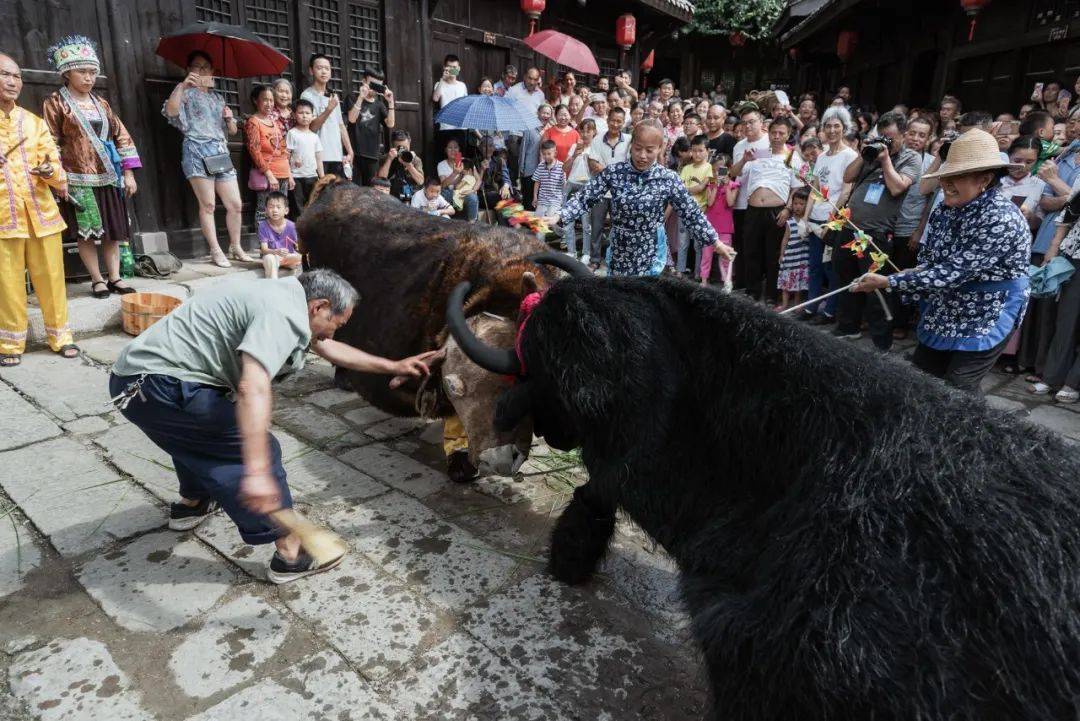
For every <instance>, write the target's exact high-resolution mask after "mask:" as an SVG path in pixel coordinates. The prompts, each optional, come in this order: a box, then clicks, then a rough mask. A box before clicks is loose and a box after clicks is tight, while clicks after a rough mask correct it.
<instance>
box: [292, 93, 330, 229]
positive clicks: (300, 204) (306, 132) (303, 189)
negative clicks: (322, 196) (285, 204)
mask: <svg viewBox="0 0 1080 721" xmlns="http://www.w3.org/2000/svg"><path fill="white" fill-rule="evenodd" d="M293 115H294V117H295V118H296V125H295V126H294V127H292V128H290V129H289V132H288V134H286V136H285V148H286V149H287V150H288V151H289V166H290V167H291V169H292V175H293V178H294V179H295V180H296V188H295V189H294V190H293V197H294V198H295V199H296V215H295V216H293V217H297V218H298V217H300V213H302V212H303V211H304V206H305V205H307V199H308V196H309V195H311V189H312V188H314V187H315V182H316V181H317V180H318V179H319V178H321V177H322V176H323V172H324V171H323V159H322V153H323V146H322V140H321V139H320V138H319V135H318V134H317V133H315V132H313V131H312V130H311V121H312V120H314V119H315V106H313V105H312V104H311V102H310V101H308V100H303V99H300V100H297V101H296V110H294V111H293Z"/></svg>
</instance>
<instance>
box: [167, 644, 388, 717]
mask: <svg viewBox="0 0 1080 721" xmlns="http://www.w3.org/2000/svg"><path fill="white" fill-rule="evenodd" d="M238 719H258V721H299V720H300V719H303V720H304V721H346V720H348V721H404V719H405V717H402V716H399V715H397V714H396V712H395V711H394V710H393V709H392V708H391V707H390V706H389V705H388V704H386V703H385V702H384V700H383V699H381V698H380V697H379V696H378V694H376V692H375V691H374V690H373V689H372V688H371V686H370V685H368V684H367V683H366V682H365V681H364V680H363V679H362V678H360V676H358V675H357V674H356V673H355V672H354V671H352V670H351V669H349V667H348V666H347V665H346V664H345V662H344V661H342V660H341V658H340V657H338V656H336V655H335V654H333V653H332V652H329V651H324V652H322V653H319V654H316V655H314V656H312V657H310V658H308V659H306V660H304V661H301V662H300V663H297V664H296V665H295V666H293V667H292V668H290V669H289V670H288V671H286V672H284V673H282V674H280V675H279V676H276V677H274V678H272V679H263V680H262V681H259V682H258V683H256V684H253V685H251V686H248V687H247V688H245V689H243V690H241V691H239V692H237V693H236V694H234V695H232V696H230V697H229V698H227V699H225V700H224V701H222V702H221V703H218V704H216V705H215V706H212V707H211V708H209V709H207V710H206V711H204V712H202V713H200V714H198V715H196V716H192V717H190V718H189V719H188V721H237V720H238Z"/></svg>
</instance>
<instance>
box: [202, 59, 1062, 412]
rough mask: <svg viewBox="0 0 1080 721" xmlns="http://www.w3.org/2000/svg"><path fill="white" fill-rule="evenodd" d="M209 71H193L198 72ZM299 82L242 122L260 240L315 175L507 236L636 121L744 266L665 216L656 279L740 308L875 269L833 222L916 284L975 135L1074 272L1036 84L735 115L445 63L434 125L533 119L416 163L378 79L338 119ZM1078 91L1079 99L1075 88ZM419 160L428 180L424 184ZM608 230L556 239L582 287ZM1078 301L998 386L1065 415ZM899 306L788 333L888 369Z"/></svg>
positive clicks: (817, 100)
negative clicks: (812, 333) (491, 103)
mask: <svg viewBox="0 0 1080 721" xmlns="http://www.w3.org/2000/svg"><path fill="white" fill-rule="evenodd" d="M203 60H204V59H203V58H199V57H195V58H194V59H193V62H194V63H195V69H196V71H197V70H198V66H200V65H205V62H203ZM309 70H310V75H311V86H310V87H308V88H306V89H305V90H304V91H303V92H302V93H300V95H299V100H297V101H296V102H293V100H292V98H293V88H292V86H291V85H290V84H289V83H288V82H287V81H278V82H277V83H275V84H273V85H272V86H258V87H256V88H255V89H254V91H253V92H252V96H251V101H252V107H253V109H254V112H253V114H252V115H251V116H250V117H249V118H248V119H247V121H246V123H245V124H244V128H245V138H246V143H247V147H248V150H249V153H250V156H251V161H252V171H251V174H250V175H249V177H248V178H247V182H248V187H249V188H250V189H251V190H252V191H253V192H254V193H255V199H256V220H257V222H264V221H265V216H266V212H265V207H266V202H267V200H268V199H269V198H271V197H278V196H284V197H285V198H287V199H288V204H289V207H290V208H291V211H290V213H291V214H292V215H293V217H295V216H296V215H297V214H298V213H299V211H300V209H301V208H302V207H303V205H304V202H305V199H306V196H307V194H308V193H310V189H311V186H312V185H313V183H314V182H315V181H316V180H317V178H318V177H320V176H322V175H323V174H325V173H334V174H336V175H339V176H344V177H348V178H351V179H352V180H353V181H354V182H356V183H359V184H363V185H371V186H373V187H376V188H377V189H378V190H380V191H382V192H386V193H388V194H389V195H391V196H392V197H394V198H397V199H398V200H400V201H401V202H403V203H406V204H409V205H411V206H412V207H414V208H416V209H418V210H420V211H422V212H427V213H431V214H433V215H438V216H442V217H445V218H447V219H453V220H454V221H455V222H490V223H495V222H500V217H499V214H497V213H495V212H494V208H495V206H496V205H497V204H498V203H499V202H500V201H502V200H508V199H514V200H517V201H518V202H520V203H522V204H523V205H524V206H525V207H526V208H527V209H529V210H534V211H536V212H537V213H538V214H539V215H541V216H545V217H551V216H554V215H557V214H558V213H559V211H560V209H561V208H562V207H563V205H564V204H565V203H566V202H567V201H568V200H569V199H570V198H572V197H574V196H575V195H576V194H578V193H581V192H582V190H583V189H584V188H585V186H586V185H587V183H588V182H589V180H590V179H591V178H592V177H594V176H596V175H597V174H599V173H600V172H602V171H603V170H604V169H605V168H606V167H608V166H609V165H612V164H614V163H618V162H620V161H622V160H625V159H627V153H628V149H629V146H630V134H631V133H632V132H633V129H634V127H636V126H637V124H638V123H641V122H642V121H644V120H649V121H655V122H656V123H658V124H659V125H660V127H662V128H663V134H664V143H665V145H664V151H663V153H662V156H661V158H662V161H663V163H664V164H666V165H667V167H668V168H670V169H671V170H673V171H675V172H676V173H678V174H679V176H680V178H681V179H682V181H683V183H684V185H685V186H686V188H687V190H688V191H689V193H690V194H691V196H692V197H693V198H694V200H695V201H696V202H697V203H698V204H699V206H700V207H701V209H702V211H704V212H705V213H706V215H707V216H708V217H709V219H710V222H711V223H712V224H713V227H714V229H715V230H716V232H717V234H718V235H719V237H720V239H721V242H723V243H725V244H727V245H731V246H733V247H734V249H735V251H736V252H737V253H738V256H739V259H738V262H736V263H735V264H734V270H733V272H732V267H731V265H730V264H728V263H727V262H726V261H725V260H724V259H722V258H720V257H714V254H713V252H712V250H713V248H712V247H711V246H709V247H704V248H697V247H693V244H691V243H690V242H689V235H688V233H687V230H686V228H684V227H682V226H681V221H680V220H679V218H678V215H677V214H676V213H671V212H670V208H669V212H668V214H667V215H666V216H665V222H664V226H663V233H662V235H663V236H664V242H665V243H666V248H667V250H666V252H667V254H668V255H667V260H666V265H667V267H668V272H671V273H674V274H678V275H682V276H686V277H693V278H695V279H697V280H698V281H699V282H702V283H705V284H708V283H717V284H723V285H724V286H726V287H729V288H733V289H736V290H742V291H743V292H745V293H747V294H748V295H749V296H750V297H752V298H755V299H758V300H760V301H762V302H765V303H768V304H770V305H772V306H775V307H776V308H777V309H778V310H784V309H787V308H791V307H793V306H795V305H797V304H800V303H802V302H803V301H805V300H807V299H809V300H811V301H813V299H816V298H818V297H819V296H821V295H823V294H824V293H826V292H827V291H829V290H833V289H836V288H840V287H843V286H845V285H847V284H849V283H851V282H852V281H854V280H855V279H856V278H858V277H860V276H862V275H863V274H865V273H866V272H867V271H868V270H869V266H870V264H871V263H872V262H873V261H872V260H871V259H870V256H869V254H866V253H859V254H856V253H854V252H852V251H851V250H850V249H848V248H847V247H846V246H847V245H849V244H850V243H851V241H852V239H853V237H855V233H856V231H855V230H854V228H853V227H852V226H850V225H849V226H847V227H845V228H843V229H841V230H834V231H829V230H828V229H826V227H825V225H826V224H827V223H828V221H829V220H830V218H831V217H832V214H833V212H834V211H835V210H836V208H847V209H848V210H849V211H850V213H851V219H852V224H853V226H855V227H857V228H858V229H859V230H861V231H862V232H863V233H865V234H866V235H867V236H869V239H870V240H871V241H872V243H873V247H874V249H875V251H880V252H883V253H885V254H887V255H888V256H889V259H890V261H889V263H888V264H887V267H886V268H884V269H883V270H882V271H881V272H882V273H885V274H887V273H889V272H890V271H892V270H897V269H900V270H902V269H908V268H913V267H915V266H916V265H917V263H918V254H919V249H920V247H921V245H922V244H923V243H925V241H926V236H927V233H928V221H929V219H930V216H931V213H932V212H933V211H934V210H935V209H936V208H937V207H938V206H939V205H941V204H942V203H943V199H944V191H943V189H942V188H941V187H940V184H939V183H938V182H937V181H936V180H935V179H929V178H927V179H923V175H925V174H934V173H935V171H937V170H938V168H939V166H940V165H941V164H942V161H943V159H944V157H945V154H946V153H947V151H948V148H949V147H950V145H951V143H952V142H954V141H955V140H957V138H959V137H961V135H962V134H964V133H966V132H969V131H970V130H973V129H980V130H983V131H986V132H988V133H990V134H991V135H992V136H993V138H994V140H995V141H996V143H997V146H998V148H999V150H1000V153H1001V156H1002V158H1003V160H1007V161H1008V162H1009V163H1010V164H1012V165H1011V169H1010V170H1009V171H1008V172H1007V173H1005V172H1001V173H999V175H1001V176H1002V177H1001V178H1000V181H999V184H998V185H997V186H996V187H998V188H999V189H1000V191H1001V192H1003V193H1004V194H1005V195H1006V196H1007V197H1008V198H1009V199H1010V200H1011V201H1012V202H1013V203H1015V204H1016V206H1017V207H1018V208H1019V209H1020V211H1021V213H1022V214H1023V216H1024V219H1025V220H1026V222H1027V224H1028V227H1029V228H1030V232H1031V235H1032V253H1031V258H1030V261H1031V263H1032V264H1033V265H1034V266H1041V265H1044V264H1047V263H1049V262H1050V261H1051V260H1052V259H1053V258H1054V257H1056V256H1060V257H1065V258H1066V259H1067V260H1068V262H1069V263H1071V264H1073V265H1075V264H1076V263H1078V262H1080V260H1078V259H1077V257H1076V255H1075V253H1076V251H1075V247H1076V242H1075V241H1072V242H1068V241H1069V239H1071V237H1072V236H1071V235H1070V234H1069V233H1070V231H1069V228H1070V227H1071V225H1070V223H1071V220H1072V219H1073V218H1074V217H1075V216H1076V215H1077V214H1080V213H1076V214H1072V215H1070V214H1068V213H1062V211H1063V209H1066V207H1067V205H1068V203H1069V201H1070V199H1071V198H1072V197H1073V196H1074V195H1076V188H1077V184H1078V183H1080V163H1078V161H1077V152H1078V150H1080V110H1078V106H1077V105H1075V104H1073V103H1072V99H1073V95H1072V93H1070V92H1069V91H1068V90H1066V89H1064V87H1063V85H1062V84H1061V83H1058V82H1048V83H1044V84H1040V85H1039V86H1037V87H1036V88H1035V89H1034V92H1033V93H1032V96H1031V101H1030V102H1028V103H1024V104H1023V105H1022V106H1020V107H1019V108H1018V109H1017V111H1016V113H1015V114H1012V113H1010V112H1005V113H1000V114H997V115H993V114H991V113H989V112H985V111H983V110H981V109H965V108H963V107H962V104H961V102H960V100H959V99H958V98H956V97H954V96H952V95H946V96H944V97H943V98H941V100H940V102H939V103H938V104H937V107H936V108H934V109H931V108H911V107H907V106H906V105H903V104H898V105H896V106H895V107H894V108H892V109H890V110H889V111H887V112H883V113H878V112H876V111H874V110H873V109H869V108H866V107H862V106H860V105H859V103H858V102H857V101H856V100H855V99H854V98H853V97H852V94H851V91H850V89H849V88H848V87H841V88H839V89H838V90H837V92H836V93H835V94H834V95H832V96H831V97H819V96H816V95H813V94H803V95H800V96H797V97H795V98H791V97H789V96H788V95H787V93H785V92H783V91H772V90H770V91H760V92H753V93H750V94H749V96H748V98H747V99H746V100H743V101H741V102H737V103H731V104H729V102H728V98H727V96H726V94H725V93H724V92H723V89H722V88H720V87H717V88H716V89H715V90H714V91H713V92H710V93H705V92H701V91H699V92H696V93H693V94H692V95H690V96H688V97H682V96H680V93H679V92H678V90H677V88H676V87H675V84H674V82H672V81H671V80H669V79H661V80H660V82H659V83H657V84H656V85H655V87H653V88H651V89H650V90H647V91H646V90H638V89H635V88H634V87H633V83H632V82H631V76H630V74H629V73H628V72H627V71H624V70H619V71H617V72H616V73H615V74H614V75H613V76H612V77H610V78H609V77H601V78H598V79H596V80H595V81H594V82H593V84H592V87H586V85H585V83H583V82H582V81H581V79H580V78H579V77H578V76H577V75H576V74H575V73H573V72H564V73H561V74H559V75H549V76H548V78H547V80H546V81H545V78H544V74H543V73H541V71H540V70H539V69H538V68H536V67H529V68H526V69H525V72H524V73H521V74H519V72H518V69H517V68H516V67H514V66H506V68H505V69H504V71H503V73H502V74H501V75H500V76H499V77H498V78H489V77H483V78H481V79H480V81H479V83H478V84H477V86H476V87H475V88H474V89H472V88H470V87H469V86H468V85H467V84H466V82H465V81H464V80H463V79H462V77H461V73H462V66H461V61H460V59H459V58H457V57H455V56H453V55H448V56H446V58H445V59H444V62H443V71H442V74H441V76H440V77H439V78H438V79H437V80H436V82H435V83H434V90H433V93H432V97H431V101H432V103H433V106H434V109H435V110H436V112H437V111H438V110H439V109H441V108H443V107H445V106H446V105H447V104H448V103H451V102H453V101H454V100H456V99H458V98H461V97H464V96H465V95H467V94H469V93H470V92H472V91H475V92H477V93H480V94H485V95H496V96H502V97H506V98H509V99H511V100H512V101H514V103H515V104H516V105H517V109H518V110H519V112H520V113H521V114H522V115H523V116H525V117H527V118H530V119H534V122H533V127H531V128H529V129H527V130H525V131H523V132H501V131H491V130H486V131H476V130H469V129H465V128H458V127H453V126H450V125H447V124H439V125H438V126H437V128H436V129H435V131H436V132H435V134H434V136H433V137H434V141H435V147H433V148H427V149H424V148H413V147H412V140H413V139H412V138H411V136H410V135H409V133H408V132H407V131H405V130H404V129H402V128H398V127H396V117H395V98H394V94H393V92H392V90H391V89H390V88H389V87H387V85H386V83H385V79H384V77H383V76H382V75H381V74H380V73H379V72H377V71H374V70H369V71H367V72H365V74H364V76H363V82H362V85H361V88H360V91H359V92H358V93H356V94H355V96H354V97H351V98H348V99H347V102H344V103H343V101H342V100H341V99H340V98H339V97H338V96H337V95H336V94H333V93H330V92H329V91H328V90H327V88H328V86H329V84H330V82H331V66H330V61H329V59H327V58H326V57H324V56H322V55H314V56H312V58H311V60H310V63H309ZM1075 88H1076V90H1077V95H1078V96H1080V80H1078V82H1077V84H1076V86H1075ZM228 129H229V128H228V127H226V130H228ZM387 140H388V141H389V142H388V144H387V143H386V141H387ZM425 151H426V153H428V155H425ZM424 157H428V158H429V160H430V161H431V162H432V164H433V166H434V167H429V168H425V165H424ZM996 182H997V181H996ZM815 190H816V191H820V193H821V194H819V192H814V191H815ZM224 197H230V196H229V195H228V194H226V195H225V196H224ZM211 200H212V196H211ZM1077 209H1078V211H1080V201H1078V206H1077ZM608 221H609V218H608V203H607V200H604V201H601V202H599V203H597V204H596V205H595V206H594V207H593V208H592V209H591V211H590V212H588V213H585V214H584V215H583V216H582V218H581V220H580V224H575V225H574V226H571V227H568V228H565V229H564V231H565V233H564V239H563V241H562V246H563V247H564V249H565V250H566V252H568V253H570V254H572V255H574V256H575V257H580V259H581V260H582V262H584V263H586V264H588V265H589V266H590V267H592V268H593V269H596V270H599V269H601V268H603V267H604V266H605V257H604V253H605V247H606V245H607V243H606V241H607V237H606V235H605V233H606V231H607V228H608V226H609V225H610V223H609V222H608ZM231 230H232V226H231V225H230V231H231ZM1078 233H1080V231H1078ZM234 247H235V246H234ZM268 250H269V251H271V252H272V251H273V250H274V249H273V248H270V249H267V248H263V250H262V252H263V254H264V256H265V255H266V254H267V252H268ZM233 257H234V258H235V257H238V256H236V255H234V256H233ZM1077 287H1080V281H1076V282H1073V283H1071V284H1068V285H1067V286H1065V289H1064V291H1063V292H1062V293H1061V294H1060V297H1048V298H1038V299H1033V300H1032V302H1031V303H1030V307H1029V309H1028V312H1027V314H1026V319H1025V321H1024V323H1023V327H1022V328H1021V329H1020V330H1019V331H1018V332H1017V333H1015V334H1014V335H1013V336H1012V337H1011V338H1010V340H1009V342H1008V344H1007V346H1006V347H1005V348H1004V349H1003V355H1002V358H1003V359H1004V370H1007V371H1010V372H1018V373H1024V374H1025V376H1026V377H1027V378H1028V381H1029V383H1030V388H1031V391H1032V392H1033V393H1039V394H1045V393H1049V392H1053V391H1055V390H1056V391H1057V395H1058V397H1059V400H1064V401H1066V402H1068V401H1069V400H1071V399H1074V398H1075V393H1076V389H1077V387H1078V386H1080V377H1077V376H1078V374H1080V368H1076V367H1074V366H1076V365H1077V364H1076V363H1075V357H1076V340H1077V330H1076V323H1077V317H1078V316H1080V292H1078V291H1077ZM900 295H901V294H900V293H891V294H890V295H889V302H888V304H883V303H879V302H877V301H876V300H875V298H874V297H873V296H870V295H866V294H838V295H836V296H831V297H829V298H826V299H824V300H822V301H821V302H811V303H810V304H809V305H807V306H806V307H804V308H801V309H800V310H799V312H798V315H799V317H801V318H802V319H804V320H806V321H807V322H810V323H814V324H823V325H825V324H830V325H835V328H834V329H833V331H832V332H833V333H834V334H835V335H837V336H839V337H841V338H846V339H854V338H857V337H860V336H861V334H862V333H863V332H869V334H870V336H871V338H872V339H873V342H874V344H875V346H876V347H878V348H879V349H881V350H883V351H884V350H888V349H889V348H890V347H891V345H892V343H893V341H894V340H895V339H897V338H903V337H905V336H906V335H907V334H909V333H910V332H911V330H912V327H913V324H914V321H915V316H916V315H917V311H915V310H913V306H910V305H902V304H901V303H900V301H899V298H900ZM890 316H891V318H890Z"/></svg>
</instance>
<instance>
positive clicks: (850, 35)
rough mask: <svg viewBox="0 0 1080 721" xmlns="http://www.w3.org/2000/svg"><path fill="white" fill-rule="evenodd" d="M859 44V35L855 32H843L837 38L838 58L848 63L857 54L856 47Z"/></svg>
mask: <svg viewBox="0 0 1080 721" xmlns="http://www.w3.org/2000/svg"><path fill="white" fill-rule="evenodd" d="M858 44H859V33H857V32H855V31H854V30H842V31H841V32H840V34H839V35H838V36H837V37H836V56H837V57H838V58H840V60H841V61H842V62H845V63H846V62H847V61H848V60H851V56H852V55H854V54H855V46H856V45H858Z"/></svg>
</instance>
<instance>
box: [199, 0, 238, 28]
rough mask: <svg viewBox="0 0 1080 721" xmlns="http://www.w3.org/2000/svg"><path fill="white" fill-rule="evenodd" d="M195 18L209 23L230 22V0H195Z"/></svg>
mask: <svg viewBox="0 0 1080 721" xmlns="http://www.w3.org/2000/svg"><path fill="white" fill-rule="evenodd" d="M195 18H196V19H197V20H205V21H206V22H210V23H231V22H232V21H233V19H232V0H197V1H196V3H195Z"/></svg>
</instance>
